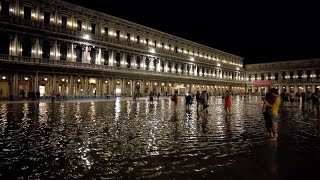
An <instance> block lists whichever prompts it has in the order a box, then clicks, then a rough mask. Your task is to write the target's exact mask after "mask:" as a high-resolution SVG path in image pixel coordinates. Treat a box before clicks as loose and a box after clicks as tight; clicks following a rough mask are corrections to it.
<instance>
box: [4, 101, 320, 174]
mask: <svg viewBox="0 0 320 180" xmlns="http://www.w3.org/2000/svg"><path fill="white" fill-rule="evenodd" d="M222 102H223V101H222V99H221V97H217V98H212V99H210V101H209V105H210V106H209V108H208V109H209V113H208V114H209V115H208V116H207V117H206V116H203V115H202V114H201V113H200V114H199V113H197V111H196V105H195V103H194V104H193V105H192V106H191V108H190V112H187V113H186V110H185V106H184V99H183V98H182V97H179V104H178V106H177V107H176V109H175V110H174V106H173V104H172V102H171V101H170V98H164V99H159V100H155V101H154V102H153V103H150V102H149V101H147V100H145V99H140V100H139V101H138V102H133V101H132V100H131V99H130V100H129V99H125V98H123V99H122V100H121V98H118V99H117V100H113V101H92V102H90V101H89V102H76V101H71V102H56V103H54V104H51V103H50V102H40V103H36V102H31V103H28V102H21V103H6V102H0V162H1V164H0V178H1V179H62V178H65V179H74V178H77V179H92V178H97V179H199V178H202V179H213V178H214V179H297V178H303V179H310V178H316V179H317V178H320V174H319V173H318V171H317V170H318V167H319V164H320V133H319V132H320V120H318V119H316V118H314V117H313V115H312V114H310V113H309V112H308V110H301V107H298V106H296V107H293V108H292V107H284V108H282V109H281V112H280V113H281V122H280V124H279V139H278V142H272V141H269V140H268V139H267V138H266V136H265V128H264V121H263V117H262V112H261V109H262V106H261V104H262V102H261V100H260V98H259V97H258V98H257V97H252V98H240V97H234V98H233V107H232V115H231V116H230V117H228V116H226V115H225V112H224V109H223V104H222Z"/></svg>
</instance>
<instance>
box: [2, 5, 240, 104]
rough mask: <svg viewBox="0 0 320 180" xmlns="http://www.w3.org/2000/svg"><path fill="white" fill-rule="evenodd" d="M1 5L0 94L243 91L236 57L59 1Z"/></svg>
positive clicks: (238, 61) (131, 93)
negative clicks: (21, 92) (31, 92)
mask: <svg viewBox="0 0 320 180" xmlns="http://www.w3.org/2000/svg"><path fill="white" fill-rule="evenodd" d="M0 2H1V9H0V63H1V66H0V69H1V73H0V78H1V79H0V88H1V89H2V95H1V97H8V96H9V95H12V96H14V98H16V97H18V96H19V92H20V90H24V91H25V92H28V91H32V90H34V91H35V92H36V91H37V90H40V91H41V92H40V94H41V95H42V96H48V95H50V92H52V91H55V92H59V93H60V94H61V95H69V96H93V95H95V94H96V95H98V96H99V95H103V94H117V95H120V94H122V95H133V92H134V91H136V90H138V91H140V92H141V93H142V95H146V94H149V92H150V91H156V92H161V93H163V94H165V93H166V92H167V93H168V94H171V93H172V92H174V91H175V90H178V91H179V93H185V92H187V91H193V92H195V91H196V90H203V89H206V90H207V91H208V92H211V93H222V92H225V90H226V89H230V88H232V89H233V91H234V92H241V91H244V69H243V68H242V61H243V58H241V57H239V56H235V55H232V54H229V53H226V52H223V51H219V50H216V49H213V48H210V47H207V46H204V45H201V44H198V43H195V42H192V41H189V40H186V39H182V38H179V37H176V36H173V35H170V34H166V33H163V32H160V31H158V30H155V29H151V28H148V27H145V26H142V25H139V24H136V23H132V22H129V21H126V20H123V19H120V18H116V17H113V16H109V15H107V14H103V13H100V12H96V11H93V10H89V9H86V8H82V7H79V6H76V5H73V4H70V3H66V2H63V1H60V0H51V1H44V0H39V1H32V0H24V1H22V0H14V1H4V0H2V1H0Z"/></svg>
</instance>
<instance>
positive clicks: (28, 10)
mask: <svg viewBox="0 0 320 180" xmlns="http://www.w3.org/2000/svg"><path fill="white" fill-rule="evenodd" d="M23 16H24V19H25V20H31V8H30V7H24V12H23Z"/></svg>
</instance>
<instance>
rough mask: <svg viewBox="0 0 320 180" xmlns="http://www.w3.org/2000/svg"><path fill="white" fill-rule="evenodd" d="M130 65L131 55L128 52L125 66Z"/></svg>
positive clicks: (128, 66)
mask: <svg viewBox="0 0 320 180" xmlns="http://www.w3.org/2000/svg"><path fill="white" fill-rule="evenodd" d="M130 67H131V56H130V54H127V68H130Z"/></svg>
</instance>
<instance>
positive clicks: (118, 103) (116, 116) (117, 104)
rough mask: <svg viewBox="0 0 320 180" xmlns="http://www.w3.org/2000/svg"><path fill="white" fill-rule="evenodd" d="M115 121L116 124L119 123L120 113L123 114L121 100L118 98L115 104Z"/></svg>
mask: <svg viewBox="0 0 320 180" xmlns="http://www.w3.org/2000/svg"><path fill="white" fill-rule="evenodd" d="M114 110H115V111H114V113H115V114H114V120H115V122H118V121H119V116H120V112H121V105H120V98H119V97H117V99H116V102H115V108H114Z"/></svg>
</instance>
